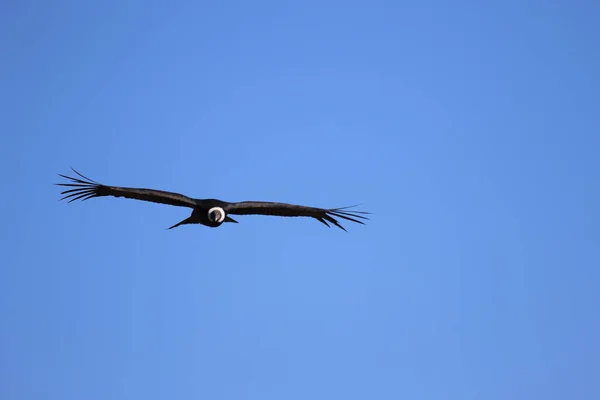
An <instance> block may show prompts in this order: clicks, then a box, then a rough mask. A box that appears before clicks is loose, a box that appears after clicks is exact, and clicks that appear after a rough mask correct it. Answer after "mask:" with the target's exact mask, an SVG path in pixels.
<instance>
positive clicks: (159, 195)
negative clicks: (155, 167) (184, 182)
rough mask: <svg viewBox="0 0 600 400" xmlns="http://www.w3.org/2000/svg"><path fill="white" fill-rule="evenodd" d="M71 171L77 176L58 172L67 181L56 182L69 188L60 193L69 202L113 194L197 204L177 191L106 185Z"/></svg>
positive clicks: (180, 204) (157, 200)
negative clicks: (67, 181)
mask: <svg viewBox="0 0 600 400" xmlns="http://www.w3.org/2000/svg"><path fill="white" fill-rule="evenodd" d="M73 172H75V173H76V174H77V175H78V176H79V178H73V177H70V176H65V175H61V174H58V175H60V176H62V177H63V178H65V179H68V180H69V183H57V184H56V185H58V186H66V187H69V188H70V189H67V190H65V191H63V192H62V193H61V194H63V195H64V197H63V198H62V199H61V200H66V199H70V200H69V203H70V202H72V201H75V200H82V201H85V200H88V199H91V198H92V197H102V196H113V197H125V198H128V199H135V200H143V201H150V202H152V203H161V204H168V205H171V206H179V207H190V208H194V207H195V206H196V205H197V202H196V200H194V199H192V198H190V197H187V196H184V195H182V194H179V193H173V192H165V191H163V190H155V189H140V188H128V187H119V186H107V185H102V184H100V183H98V182H95V181H93V180H91V179H90V178H87V177H85V176H83V175H81V174H80V173H79V172H77V171H75V170H74V169H73Z"/></svg>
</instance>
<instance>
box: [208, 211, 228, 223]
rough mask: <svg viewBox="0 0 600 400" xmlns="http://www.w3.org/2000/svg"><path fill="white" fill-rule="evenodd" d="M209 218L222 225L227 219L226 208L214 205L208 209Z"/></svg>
mask: <svg viewBox="0 0 600 400" xmlns="http://www.w3.org/2000/svg"><path fill="white" fill-rule="evenodd" d="M208 220H209V221H210V222H212V223H214V224H217V225H221V224H222V223H223V221H225V210H223V209H222V208H221V207H213V208H211V209H210V210H208Z"/></svg>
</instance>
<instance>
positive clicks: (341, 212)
mask: <svg viewBox="0 0 600 400" xmlns="http://www.w3.org/2000/svg"><path fill="white" fill-rule="evenodd" d="M348 208H350V207H342V208H331V209H327V208H316V207H307V206H302V205H297V204H288V203H274V202H267V201H242V202H239V203H229V204H228V205H227V206H226V207H225V212H226V213H228V214H234V215H252V214H254V215H273V216H279V217H311V218H314V219H316V220H317V221H319V222H322V223H323V224H325V225H327V226H329V224H328V222H329V223H332V224H333V225H335V226H337V227H338V228H340V229H343V230H346V229H344V227H343V226H342V225H340V223H339V222H338V221H337V220H336V218H338V219H339V218H342V219H345V220H348V221H352V222H356V223H359V224H363V225H364V222H363V221H361V220H367V219H368V218H367V217H365V216H364V214H369V213H368V212H365V211H345V210H347V209H348Z"/></svg>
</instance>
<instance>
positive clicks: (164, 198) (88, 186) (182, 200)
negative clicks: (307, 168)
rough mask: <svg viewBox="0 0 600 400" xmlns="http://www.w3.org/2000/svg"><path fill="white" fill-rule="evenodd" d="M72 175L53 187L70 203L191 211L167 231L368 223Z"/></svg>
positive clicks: (353, 216)
mask: <svg viewBox="0 0 600 400" xmlns="http://www.w3.org/2000/svg"><path fill="white" fill-rule="evenodd" d="M73 172H75V173H76V174H77V176H78V177H71V176H66V175H62V174H58V175H59V176H61V177H63V178H65V179H68V180H69V182H68V183H57V184H56V185H58V186H66V187H68V188H69V189H67V190H65V191H63V192H62V193H61V194H63V195H64V197H62V198H61V200H67V199H68V200H69V203H70V202H72V201H75V200H82V201H85V200H89V199H91V198H94V197H104V196H113V197H125V198H128V199H135V200H143V201H149V202H153V203H161V204H168V205H171V206H178V207H188V208H191V209H192V215H190V216H189V217H188V218H186V219H184V220H183V221H181V222H179V223H177V224H175V225H173V226H171V227H170V228H169V229H172V228H175V227H177V226H180V225H185V224H202V225H205V226H209V227H212V228H216V227H218V226H221V224H223V223H224V222H234V223H237V221H236V220H234V219H233V218H231V217H230V215H272V216H279V217H311V218H314V219H316V220H317V221H319V222H321V223H323V224H325V225H326V226H328V227H329V226H330V225H329V224H333V225H335V226H337V227H338V228H340V229H343V230H344V231H345V230H346V229H345V228H344V227H343V226H342V225H341V224H340V223H339V221H338V219H344V220H347V221H352V222H356V223H359V224H364V220H368V218H367V217H366V216H365V215H366V214H369V213H368V212H365V211H347V210H348V209H349V208H351V207H353V206H351V207H342V208H331V209H326V208H317V207H307V206H302V205H297V204H289V203H276V202H268V201H242V202H234V203H231V202H227V201H222V200H217V199H194V198H191V197H187V196H184V195H182V194H179V193H173V192H166V191H163V190H155V189H141V188H129V187H119V186H107V185H103V184H100V183H98V182H96V181H93V180H91V179H89V178H87V177H85V176H83V175H82V174H80V173H79V172H77V171H75V170H74V169H73Z"/></svg>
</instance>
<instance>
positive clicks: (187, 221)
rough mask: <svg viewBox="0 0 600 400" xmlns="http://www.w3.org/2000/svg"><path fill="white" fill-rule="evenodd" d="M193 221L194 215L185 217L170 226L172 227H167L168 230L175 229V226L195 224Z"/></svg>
mask: <svg viewBox="0 0 600 400" xmlns="http://www.w3.org/2000/svg"><path fill="white" fill-rule="evenodd" d="M192 221H193V220H192V217H188V218H186V219H184V220H183V221H181V222H178V223H176V224H175V225H173V226H172V227H170V228H167V230H169V229H173V228H177V227H178V226H179V225H185V224H193V223H194V222H192Z"/></svg>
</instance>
